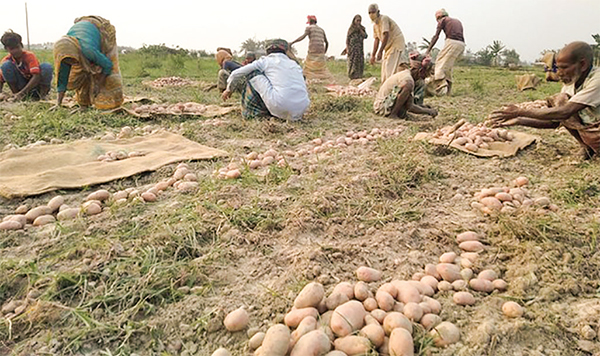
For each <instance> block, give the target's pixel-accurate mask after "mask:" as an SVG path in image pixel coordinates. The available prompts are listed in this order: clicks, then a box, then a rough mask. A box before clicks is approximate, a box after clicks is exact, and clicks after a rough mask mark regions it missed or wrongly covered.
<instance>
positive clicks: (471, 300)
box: [452, 292, 475, 306]
mask: <svg viewBox="0 0 600 356" xmlns="http://www.w3.org/2000/svg"><path fill="white" fill-rule="evenodd" d="M452 300H453V301H454V303H456V304H458V305H462V306H465V305H473V304H475V297H473V294H471V293H469V292H456V293H454V296H452Z"/></svg>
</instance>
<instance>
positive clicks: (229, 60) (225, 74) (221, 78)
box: [215, 47, 256, 92]
mask: <svg viewBox="0 0 600 356" xmlns="http://www.w3.org/2000/svg"><path fill="white" fill-rule="evenodd" d="M219 48H220V49H219V50H218V51H217V53H216V54H215V58H216V60H217V64H219V67H220V68H221V69H219V73H218V75H217V76H218V81H217V89H218V90H219V91H220V92H223V91H225V89H227V79H229V76H230V75H231V72H233V71H234V70H236V69H238V68H240V67H242V66H245V65H246V64H250V63H252V62H254V61H255V60H256V55H255V54H254V53H252V52H248V53H247V54H246V58H245V59H244V61H243V62H242V63H241V64H240V63H238V62H236V61H234V60H233V57H232V55H231V52H228V50H229V49H224V48H221V47H219ZM229 51H231V50H229ZM242 87H243V83H240V84H239V85H237V86H236V88H235V90H234V91H238V92H240V91H241V88H242Z"/></svg>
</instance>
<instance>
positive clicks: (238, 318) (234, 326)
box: [223, 307, 250, 332]
mask: <svg viewBox="0 0 600 356" xmlns="http://www.w3.org/2000/svg"><path fill="white" fill-rule="evenodd" d="M249 321H250V318H249V317H248V312H247V311H246V309H244V308H243V307H241V308H238V309H236V310H234V311H232V312H231V313H229V314H227V316H226V317H225V320H223V324H224V325H225V328H226V329H227V330H228V331H232V332H235V331H240V330H243V329H245V328H246V326H248V322H249Z"/></svg>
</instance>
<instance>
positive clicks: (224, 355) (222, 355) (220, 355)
mask: <svg viewBox="0 0 600 356" xmlns="http://www.w3.org/2000/svg"><path fill="white" fill-rule="evenodd" d="M211 356H231V352H229V350H227V349H224V348H222V347H221V348H218V349H216V350H215V352H213V353H212V355H211Z"/></svg>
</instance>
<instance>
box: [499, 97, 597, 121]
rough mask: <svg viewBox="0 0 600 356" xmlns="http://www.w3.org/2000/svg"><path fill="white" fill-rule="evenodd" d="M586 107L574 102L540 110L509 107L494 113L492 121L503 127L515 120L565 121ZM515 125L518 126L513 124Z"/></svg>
mask: <svg viewBox="0 0 600 356" xmlns="http://www.w3.org/2000/svg"><path fill="white" fill-rule="evenodd" d="M586 107H587V106H586V105H584V104H579V103H572V102H568V103H566V104H565V105H562V106H557V107H552V108H540V109H522V108H519V107H517V106H516V105H509V106H507V107H506V108H504V109H501V110H497V111H494V112H493V113H492V115H491V117H490V119H491V120H492V123H493V124H494V125H501V124H502V123H504V122H506V121H508V120H511V119H514V118H530V119H536V120H539V121H564V120H567V119H569V118H570V117H572V116H573V115H575V114H576V113H578V112H579V111H581V110H583V109H585V108H586ZM518 121H522V120H518ZM513 125H518V124H516V123H513Z"/></svg>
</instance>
